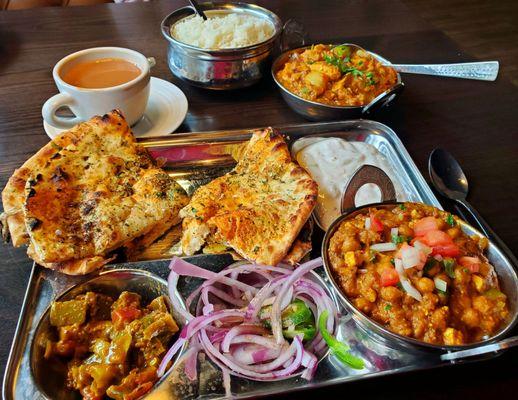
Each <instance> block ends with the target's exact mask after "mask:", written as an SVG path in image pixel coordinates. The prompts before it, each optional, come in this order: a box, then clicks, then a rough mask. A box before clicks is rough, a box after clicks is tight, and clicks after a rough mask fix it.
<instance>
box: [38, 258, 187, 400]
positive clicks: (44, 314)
mask: <svg viewBox="0 0 518 400" xmlns="http://www.w3.org/2000/svg"><path fill="white" fill-rule="evenodd" d="M121 272H122V273H131V274H135V275H140V276H142V277H145V278H151V279H154V280H156V281H158V282H159V283H160V284H162V285H164V286H165V287H168V283H167V281H166V280H165V279H163V278H161V277H160V276H158V275H156V274H154V273H152V272H150V271H146V270H142V269H135V268H120V269H107V270H101V271H98V272H97V273H95V274H92V275H89V276H88V279H87V280H84V281H82V282H77V283H75V284H74V285H72V286H71V287H69V288H68V289H66V290H65V291H63V292H62V293H59V294H58V295H57V296H56V297H55V298H53V299H52V301H51V302H50V303H49V305H48V306H47V307H46V308H45V310H44V311H43V312H42V313H41V316H40V317H39V319H38V323H37V324H36V327H35V328H34V333H33V334H32V337H31V343H30V347H29V364H30V365H29V369H30V374H31V376H32V379H33V381H34V383H35V385H36V387H38V389H39V392H40V395H41V396H42V398H44V399H46V400H50V398H49V397H48V395H47V392H45V391H43V390H41V388H40V385H39V384H38V383H37V379H36V378H35V374H34V367H33V361H32V360H33V354H34V351H35V350H36V346H37V343H36V340H35V339H36V338H35V335H36V332H38V330H39V329H40V325H41V324H42V323H43V320H44V318H46V317H47V318H50V308H51V306H52V303H53V302H55V301H59V300H60V299H62V298H63V297H65V296H66V295H68V294H69V293H71V292H73V291H74V290H76V289H77V288H78V287H79V286H84V285H87V284H89V283H91V282H93V281H94V280H96V279H98V278H100V277H102V276H104V275H109V274H116V273H121ZM176 294H177V296H176V297H177V300H178V301H179V302H180V304H181V306H182V307H183V308H184V309H185V310H186V309H187V308H186V306H185V301H184V300H183V298H182V296H181V295H180V294H179V293H176ZM167 299H168V303H169V304H168V305H169V307H171V308H172V304H171V300H170V299H169V295H167ZM175 321H176V320H175ZM176 322H177V324H178V326H179V328H181V327H182V326H183V325H185V323H184V322H182V323H181V324H180V323H179V321H176ZM178 334H179V332H178ZM186 347H187V343H185V344H184V345H183V346H182V347H181V349H180V351H179V353H178V354H177V355H176V356H175V357H174V359H173V364H172V366H174V365H176V364H177V363H178V361H179V360H180V358H181V355H182V354H183V353H184V351H185V349H186ZM171 368H172V367H171ZM169 372H170V371H168V372H166V373H165V374H164V376H162V377H161V378H160V379H158V380H157V381H156V382H155V383H154V384H153V388H156V387H158V386H159V385H160V384H161V383H162V382H163V381H164V380H165V379H167V377H168V376H169Z"/></svg>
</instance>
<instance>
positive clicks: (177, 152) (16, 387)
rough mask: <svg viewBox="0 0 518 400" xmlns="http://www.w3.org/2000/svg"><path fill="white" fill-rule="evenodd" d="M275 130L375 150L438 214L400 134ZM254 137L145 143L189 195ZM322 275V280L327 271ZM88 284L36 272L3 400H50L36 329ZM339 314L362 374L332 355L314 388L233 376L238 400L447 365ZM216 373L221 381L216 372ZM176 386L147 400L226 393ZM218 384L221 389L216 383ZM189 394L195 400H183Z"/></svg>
mask: <svg viewBox="0 0 518 400" xmlns="http://www.w3.org/2000/svg"><path fill="white" fill-rule="evenodd" d="M277 128H278V129H279V130H280V131H281V132H282V133H284V134H285V135H287V136H288V143H289V144H290V145H291V144H293V143H294V142H295V141H296V140H297V139H299V138H301V137H305V136H308V135H315V136H326V137H340V138H344V139H346V140H350V141H362V142H367V143H370V144H372V145H373V146H375V147H376V148H377V149H378V150H379V151H380V152H381V153H382V154H383V155H384V156H385V157H386V158H387V160H388V161H389V163H390V164H391V166H392V167H393V169H394V170H395V171H396V173H397V176H398V177H399V179H400V182H401V184H402V186H403V189H404V190H405V192H406V195H407V197H408V200H411V201H421V202H425V203H428V204H432V205H434V206H437V207H441V205H440V204H439V202H438V200H437V199H436V197H435V196H434V194H433V193H432V191H431V190H430V188H429V187H428V185H427V184H426V182H425V180H424V179H423V177H422V175H421V174H420V173H419V170H418V169H417V167H416V166H415V164H414V162H413V161H412V159H411V157H410V155H409V154H408V152H407V151H406V149H405V148H404V146H403V144H402V143H401V141H400V140H399V138H398V137H397V135H396V134H395V133H394V131H392V130H391V129H390V128H389V127H387V126H385V125H383V124H381V123H378V122H374V121H368V120H352V121H344V122H329V123H318V124H303V125H290V126H281V127H277ZM250 136H251V130H232V131H217V132H204V133H184V134H174V135H171V137H168V138H166V139H164V138H160V139H149V140H146V141H143V142H142V143H143V144H144V145H145V146H146V147H147V148H148V150H149V151H150V152H151V154H152V155H153V156H154V157H155V158H157V159H159V160H161V162H163V163H164V166H163V167H164V168H165V169H166V170H167V171H168V172H169V173H170V174H171V175H172V176H174V177H175V178H176V179H178V181H179V182H180V184H181V185H182V186H184V188H186V189H187V190H188V192H192V191H193V190H195V189H196V188H197V187H198V186H199V185H200V184H204V183H206V182H208V181H210V180H211V179H214V178H215V177H217V176H220V175H222V174H223V173H225V172H227V171H228V170H229V169H230V168H232V166H233V165H234V164H235V161H234V159H233V158H232V156H231V153H232V152H233V151H234V150H235V149H236V145H239V144H240V143H243V142H245V141H246V140H248V139H249V138H250ZM321 238H322V232H315V234H314V242H315V241H317V242H319V241H320V240H321ZM168 249H169V247H167V248H165V247H164V246H162V248H160V249H159V252H158V253H156V254H155V258H169V257H170V254H169V253H168ZM319 251H320V246H319V245H316V246H315V245H314V255H318V253H319ZM189 261H191V262H193V263H195V264H197V265H200V266H203V267H207V268H210V269H213V270H220V269H222V268H224V267H225V266H227V265H229V264H230V263H231V262H232V261H233V260H232V258H231V257H230V256H229V255H228V254H223V255H199V256H194V257H191V258H189ZM167 263H168V262H167V261H166V260H163V261H141V262H134V263H119V264H113V265H109V266H107V267H106V269H122V268H133V269H142V270H146V271H148V272H149V273H151V274H155V275H157V276H159V277H161V278H166V277H167V273H168V268H167ZM318 272H319V274H320V275H321V276H322V277H323V278H324V280H325V277H324V272H323V270H322V269H321V270H320V271H318ZM88 278H90V277H68V276H64V275H61V274H58V273H56V272H54V271H50V270H47V269H45V268H42V267H40V266H38V265H34V266H33V269H32V272H31V277H30V280H29V285H28V287H27V292H26V295H25V299H24V303H23V306H22V310H21V313H20V318H19V321H18V326H17V329H16V334H15V337H14V341H13V345H12V348H11V353H10V356H9V360H8V364H7V368H6V371H5V376H4V382H3V398H4V399H5V400H12V399H46V398H47V397H45V395H44V394H43V393H42V392H40V390H39V389H38V387H37V386H36V384H35V381H34V378H33V376H32V373H31V368H30V348H31V343H32V338H33V336H34V331H35V328H36V326H37V324H38V321H39V319H40V317H41V316H42V315H43V313H44V312H45V310H46V309H47V308H48V306H49V305H50V303H51V301H52V300H53V299H55V298H56V297H58V296H59V295H60V294H62V293H63V292H65V291H66V290H68V289H69V288H71V287H73V286H75V285H76V284H78V283H80V282H82V281H84V280H86V279H88ZM196 284H199V282H193V281H189V280H187V281H186V280H184V281H181V282H180V294H181V295H186V294H188V293H190V292H191V291H192V290H193V288H194V287H195V286H196ZM341 312H342V313H343V314H342V318H341V323H340V327H339V332H338V337H339V339H343V340H345V341H347V342H348V344H349V345H351V348H352V349H353V351H354V352H355V353H356V354H357V355H359V356H361V357H363V358H364V359H365V361H366V368H365V369H364V370H361V371H357V370H352V369H348V368H345V367H343V366H342V365H341V364H340V363H339V362H338V361H337V360H336V359H334V358H333V357H332V356H327V357H325V358H324V359H323V360H322V361H321V362H320V364H319V367H318V370H317V373H316V376H315V377H314V379H313V380H312V381H310V382H307V381H305V380H303V379H301V378H300V377H299V378H292V379H287V380H282V381H276V382H267V383H262V382H255V381H249V380H245V379H241V378H234V377H233V378H232V392H233V395H234V396H235V397H236V398H248V397H257V396H266V395H269V394H274V393H280V392H283V393H286V392H291V391H295V390H300V389H306V388H315V387H321V386H326V385H333V384H337V383H343V382H347V381H352V380H358V379H366V378H372V377H375V376H381V375H387V374H395V373H401V372H405V371H414V370H420V369H428V368H435V367H439V366H443V365H446V364H448V363H446V362H443V361H441V360H440V355H439V354H431V353H424V352H418V351H414V350H408V349H407V350H403V349H400V348H396V347H392V346H391V344H390V343H387V342H386V341H385V340H384V339H382V338H381V337H379V336H376V335H375V334H372V333H370V332H366V331H365V330H363V329H362V328H361V327H359V326H357V325H356V324H355V322H354V321H353V320H352V319H351V318H350V317H349V316H348V315H347V314H346V312H345V310H344V309H343V308H342V309H341ZM215 374H216V375H217V372H215ZM175 382H176V381H175V380H174V379H173V377H172V375H171V374H170V375H169V376H166V377H165V378H164V379H163V380H162V381H161V383H160V384H158V385H157V386H156V387H155V389H153V391H152V392H151V393H149V394H148V395H147V396H146V398H148V399H158V398H160V399H177V398H196V397H198V398H222V397H224V392H223V390H222V387H221V385H218V384H214V385H208V386H206V387H202V386H201V385H199V386H196V387H193V388H190V389H189V390H187V391H185V390H183V389H185V388H183V389H182V388H181V387H180V386H179V384H178V383H175ZM214 382H217V378H216V379H215V380H214ZM186 392H189V393H190V395H189V396H186V395H185V393H186Z"/></svg>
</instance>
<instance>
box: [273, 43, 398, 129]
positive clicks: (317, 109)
mask: <svg viewBox="0 0 518 400" xmlns="http://www.w3.org/2000/svg"><path fill="white" fill-rule="evenodd" d="M340 44H341V43H340ZM340 44H331V46H338V45H340ZM309 48H311V46H304V47H299V48H296V49H293V50H288V51H286V52H284V53H282V54H281V55H280V56H279V57H277V59H276V60H275V61H274V62H273V65H272V71H271V72H272V77H273V80H274V81H275V83H276V84H277V86H278V87H279V89H280V91H281V95H282V97H283V99H284V101H286V103H288V106H290V108H291V109H293V110H294V111H295V112H297V113H298V114H300V115H302V116H303V117H304V118H306V119H308V120H310V121H330V120H342V119H351V118H361V117H362V116H363V117H364V116H365V115H366V114H369V113H372V112H374V111H375V110H377V109H379V108H381V107H384V106H386V105H388V104H389V103H390V102H392V101H393V100H394V99H395V98H396V97H397V96H398V95H399V94H400V93H401V91H402V90H403V87H404V84H403V82H402V81H401V75H400V74H399V72H398V73H397V82H396V84H395V85H394V86H393V87H392V88H390V89H388V90H386V91H385V92H383V93H380V94H379V95H378V96H377V97H376V98H375V99H374V100H372V101H371V102H370V103H369V104H366V105H363V106H333V105H329V104H323V103H319V102H316V101H312V100H307V99H304V98H303V97H300V96H298V95H296V94H295V93H293V92H291V91H289V90H288V89H287V88H286V87H284V85H282V83H280V82H279V81H278V80H277V77H276V74H277V72H278V71H279V70H281V69H282V68H283V67H284V64H286V62H288V61H289V60H290V59H291V57H292V56H293V54H300V53H302V52H304V51H305V50H307V49H309ZM365 51H366V52H367V53H369V54H370V55H371V56H372V57H374V58H375V59H377V60H378V61H379V62H381V63H382V64H383V65H385V66H388V67H390V66H391V65H392V63H391V62H390V61H389V60H387V59H385V58H383V57H381V56H380V55H378V54H376V53H373V52H371V51H368V50H365Z"/></svg>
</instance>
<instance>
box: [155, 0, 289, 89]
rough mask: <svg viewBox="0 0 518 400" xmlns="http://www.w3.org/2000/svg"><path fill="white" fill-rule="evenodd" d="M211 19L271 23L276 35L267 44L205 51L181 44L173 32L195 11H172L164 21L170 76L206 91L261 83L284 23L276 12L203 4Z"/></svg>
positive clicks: (261, 8) (163, 32) (254, 6)
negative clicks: (236, 17)
mask: <svg viewBox="0 0 518 400" xmlns="http://www.w3.org/2000/svg"><path fill="white" fill-rule="evenodd" d="M200 8H201V9H202V10H203V11H204V12H205V13H206V14H207V16H208V17H210V16H214V15H225V14H230V13H236V14H241V15H250V16H254V17H257V18H261V19H263V20H266V21H268V22H269V23H270V24H271V25H272V27H273V35H272V36H271V37H270V38H268V39H267V40H265V41H263V42H261V43H256V44H253V45H250V46H246V47H239V48H233V49H219V50H213V49H202V48H199V47H196V46H192V45H189V44H187V43H183V42H180V41H179V40H177V39H176V38H174V37H173V36H172V35H171V28H172V27H173V26H174V25H175V24H176V23H177V22H179V21H180V20H183V19H184V18H187V17H190V16H192V15H194V13H195V11H194V9H193V8H192V7H183V8H180V9H178V10H176V11H173V12H172V13H171V14H169V15H168V16H167V17H165V19H164V20H163V21H162V25H161V30H162V35H163V36H164V37H165V38H166V40H167V41H168V43H169V45H168V50H167V62H168V65H169V68H170V69H171V72H172V73H173V74H174V75H176V76H177V77H179V78H180V79H183V80H184V81H186V82H188V83H190V84H192V85H194V86H199V87H203V88H206V89H215V90H226V89H237V88H243V87H247V86H250V85H253V84H254V83H256V82H258V81H259V80H260V79H261V78H262V77H263V75H264V74H265V73H267V71H268V66H269V60H270V55H271V53H272V50H273V48H274V45H275V43H276V40H277V38H278V37H279V35H280V33H281V31H282V26H281V20H280V19H279V17H278V16H277V15H275V14H274V13H273V12H271V11H269V10H267V9H265V8H263V7H259V6H256V5H253V4H246V3H201V4H200Z"/></svg>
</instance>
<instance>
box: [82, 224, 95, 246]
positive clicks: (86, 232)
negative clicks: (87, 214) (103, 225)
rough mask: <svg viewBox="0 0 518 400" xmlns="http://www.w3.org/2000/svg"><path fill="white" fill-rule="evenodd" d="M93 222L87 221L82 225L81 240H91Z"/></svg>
mask: <svg viewBox="0 0 518 400" xmlns="http://www.w3.org/2000/svg"><path fill="white" fill-rule="evenodd" d="M94 227H95V225H94V223H93V222H87V223H86V224H84V225H83V242H85V243H87V242H89V241H91V240H92V238H93V234H94Z"/></svg>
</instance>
